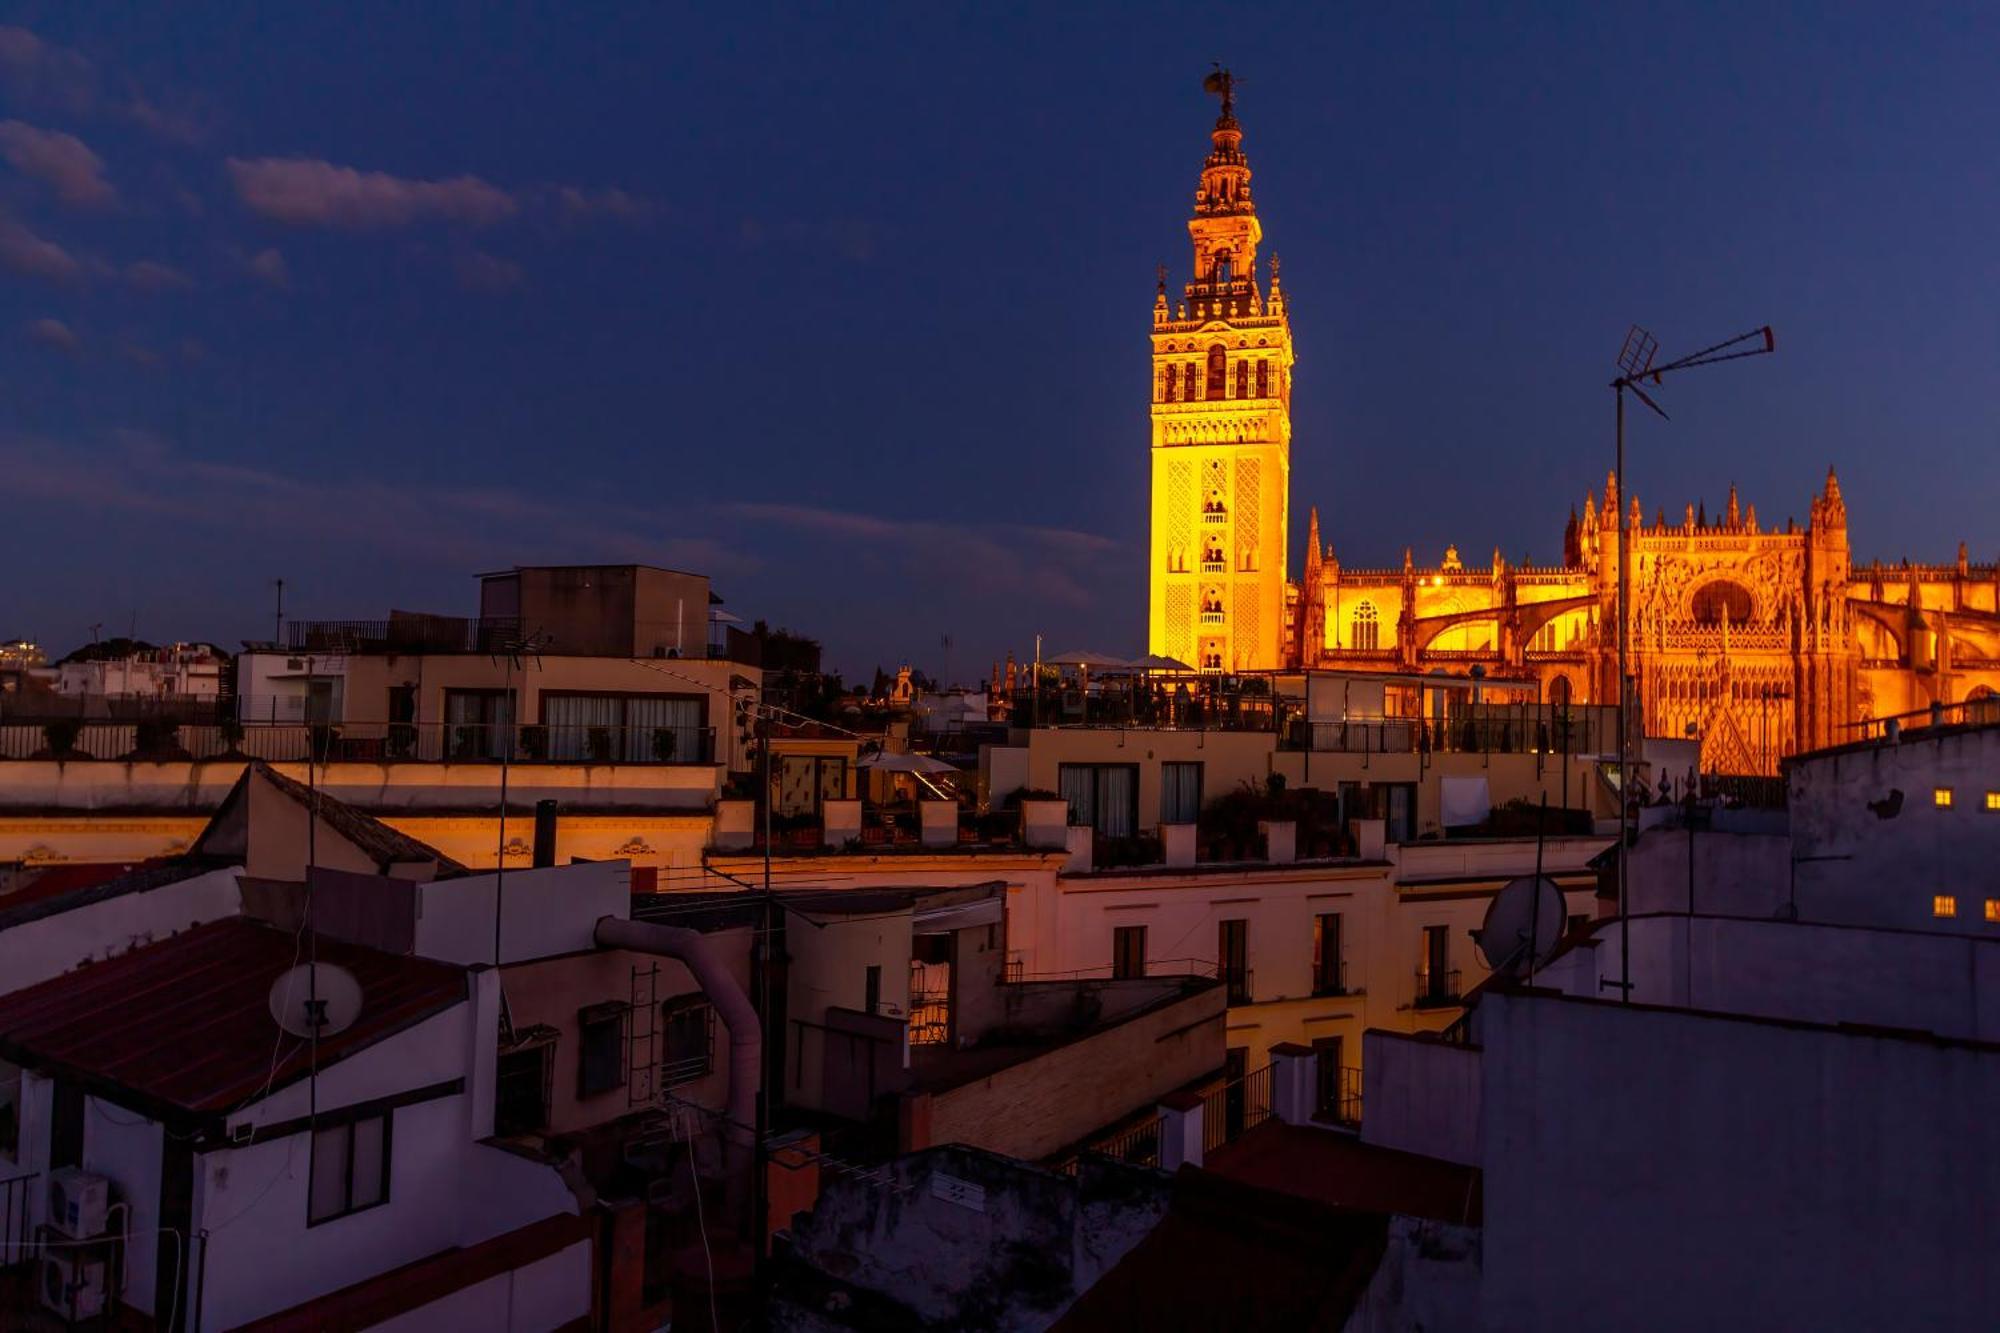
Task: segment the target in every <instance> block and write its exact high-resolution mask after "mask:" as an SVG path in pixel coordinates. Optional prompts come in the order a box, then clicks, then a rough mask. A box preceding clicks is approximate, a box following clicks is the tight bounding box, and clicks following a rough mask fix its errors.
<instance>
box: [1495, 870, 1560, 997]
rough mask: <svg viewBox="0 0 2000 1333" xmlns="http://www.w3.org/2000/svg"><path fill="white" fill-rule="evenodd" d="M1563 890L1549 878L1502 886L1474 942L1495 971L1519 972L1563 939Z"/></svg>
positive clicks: (1526, 877)
mask: <svg viewBox="0 0 2000 1333" xmlns="http://www.w3.org/2000/svg"><path fill="white" fill-rule="evenodd" d="M1566 913H1567V908H1566V907H1565V906H1564V904H1563V895H1562V890H1561V889H1559V888H1557V887H1556V882H1555V881H1554V880H1552V879H1550V878H1549V877H1548V876H1547V875H1523V876H1521V877H1520V878H1519V879H1514V880H1509V881H1508V882H1507V883H1506V884H1504V885H1502V886H1501V888H1500V892H1498V893H1496V894H1494V895H1493V901H1492V902H1490V903H1488V904H1487V905H1486V920H1485V921H1484V922H1482V923H1481V925H1480V927H1479V929H1478V930H1476V931H1474V932H1472V939H1473V942H1474V943H1475V944H1477V945H1478V946H1479V956H1480V958H1481V959H1482V960H1483V961H1484V962H1485V963H1486V966H1487V967H1488V968H1490V969H1492V970H1493V971H1495V972H1509V973H1516V974H1518V973H1520V972H1523V971H1526V970H1527V968H1528V967H1529V966H1531V965H1532V964H1533V963H1534V961H1535V960H1537V959H1541V958H1546V957H1548V956H1549V953H1550V951H1551V950H1553V949H1554V948H1555V947H1556V941H1558V940H1560V939H1561V938H1562V932H1563V917H1564V916H1565V915H1566Z"/></svg>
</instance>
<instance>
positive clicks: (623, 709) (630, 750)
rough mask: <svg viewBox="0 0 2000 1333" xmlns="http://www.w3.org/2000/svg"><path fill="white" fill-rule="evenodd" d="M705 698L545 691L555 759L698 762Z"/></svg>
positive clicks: (703, 732)
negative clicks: (552, 692) (703, 699)
mask: <svg viewBox="0 0 2000 1333" xmlns="http://www.w3.org/2000/svg"><path fill="white" fill-rule="evenodd" d="M702 704H703V701H702V700H701V699H698V698H688V697H686V696H682V695H672V694H551V693H546V692H545V693H544V694H543V695H542V723H543V725H544V726H546V727H547V728H548V753H549V758H551V759H571V760H581V761H584V762H588V763H600V764H608V763H624V764H654V763H699V762H701V760H702V758H703V757H704V755H703V750H704V748H705V746H704V741H705V739H706V727H705V726H704V725H703V708H702Z"/></svg>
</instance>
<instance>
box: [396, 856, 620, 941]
mask: <svg viewBox="0 0 2000 1333" xmlns="http://www.w3.org/2000/svg"><path fill="white" fill-rule="evenodd" d="M630 884H631V867H629V866H627V865H626V864H625V863H624V862H623V861H600V862H593V863H589V864H583V863H579V864H575V865H566V866H547V867H544V868H542V869H539V870H536V869H532V868H524V869H519V870H509V871H508V872H507V873H506V874H505V875H499V876H496V875H494V874H492V873H490V872H489V873H486V874H478V875H464V876H460V877H457V878H454V879H446V880H437V881H434V882H432V883H429V884H425V885H422V886H421V887H419V889H418V890H417V893H418V898H417V939H416V950H415V952H417V953H418V954H420V955H422V956H423V957H425V958H441V959H443V960H445V961H446V962H451V963H464V964H472V963H491V962H493V961H494V958H493V915H494V911H495V905H496V903H498V904H499V912H500V960H499V961H501V962H502V963H518V962H521V961H523V960H524V959H529V958H547V957H550V956H552V955H555V954H564V953H577V952H582V951H586V950H591V949H595V948H596V947H597V938H596V931H597V923H598V920H599V919H600V918H603V917H607V916H610V917H617V918H620V919H623V918H625V917H628V916H630V915H631V912H632V897H631V893H630V888H629V886H630Z"/></svg>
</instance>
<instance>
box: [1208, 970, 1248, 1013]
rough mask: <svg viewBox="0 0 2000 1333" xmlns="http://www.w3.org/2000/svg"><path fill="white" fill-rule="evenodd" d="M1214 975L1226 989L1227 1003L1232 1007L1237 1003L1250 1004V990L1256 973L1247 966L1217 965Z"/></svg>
mask: <svg viewBox="0 0 2000 1333" xmlns="http://www.w3.org/2000/svg"><path fill="white" fill-rule="evenodd" d="M1215 975H1216V977H1217V978H1218V979H1219V980H1220V981H1221V982H1222V984H1223V986H1224V988H1225V989H1226V990H1227V993H1228V995H1227V1003H1228V1004H1229V1005H1230V1006H1231V1007H1232V1008H1233V1007H1234V1006H1236V1005H1239V1004H1252V1003H1254V1001H1253V1000H1252V998H1251V996H1252V992H1253V990H1254V987H1255V983H1256V975H1257V974H1256V973H1255V972H1253V971H1251V970H1250V969H1249V968H1247V967H1218V968H1216V970H1215Z"/></svg>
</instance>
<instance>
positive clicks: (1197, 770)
mask: <svg viewBox="0 0 2000 1333" xmlns="http://www.w3.org/2000/svg"><path fill="white" fill-rule="evenodd" d="M1200 814H1201V765H1200V764H1198V763H1196V764H1182V763H1174V764H1161V765H1160V822H1161V823H1162V824H1192V823H1194V822H1195V820H1196V818H1197V817H1199V816H1200Z"/></svg>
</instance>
